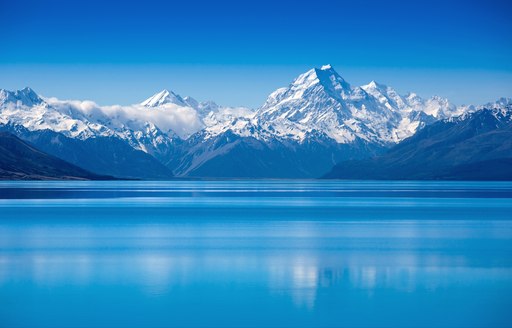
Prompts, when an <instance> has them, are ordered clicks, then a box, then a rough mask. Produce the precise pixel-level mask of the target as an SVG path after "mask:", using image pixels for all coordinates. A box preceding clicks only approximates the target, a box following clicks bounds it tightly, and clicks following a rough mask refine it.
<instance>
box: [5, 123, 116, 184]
mask: <svg viewBox="0 0 512 328" xmlns="http://www.w3.org/2000/svg"><path fill="white" fill-rule="evenodd" d="M106 178H108V177H106V176H100V175H97V174H94V173H91V172H89V171H86V170H84V169H82V168H80V167H78V166H76V165H73V164H70V163H68V162H66V161H63V160H61V159H59V158H57V157H54V156H51V155H48V154H46V153H44V152H42V151H40V150H38V149H36V148H35V147H34V146H32V145H30V144H28V143H26V142H24V141H23V140H21V139H19V138H18V137H16V136H15V135H13V134H11V133H7V132H0V179H2V180H20V179H22V180H25V179H27V180H29V179H30V180H34V179H35V180H53V179H66V180H75V179H79V180H97V179H106Z"/></svg>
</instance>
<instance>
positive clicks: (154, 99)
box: [141, 89, 187, 107]
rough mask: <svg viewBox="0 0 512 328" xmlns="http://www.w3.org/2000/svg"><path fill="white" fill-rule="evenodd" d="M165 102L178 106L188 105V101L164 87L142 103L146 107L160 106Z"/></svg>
mask: <svg viewBox="0 0 512 328" xmlns="http://www.w3.org/2000/svg"><path fill="white" fill-rule="evenodd" d="M165 104H175V105H178V106H187V103H186V101H185V100H184V99H183V98H182V97H181V96H180V95H178V94H176V93H174V92H172V91H169V90H167V89H164V90H162V91H160V92H159V93H156V94H154V95H153V96H151V97H149V98H148V99H146V100H145V101H143V102H142V103H141V105H142V106H145V107H158V106H162V105H165Z"/></svg>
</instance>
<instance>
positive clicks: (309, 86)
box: [0, 65, 511, 170]
mask: <svg viewBox="0 0 512 328" xmlns="http://www.w3.org/2000/svg"><path fill="white" fill-rule="evenodd" d="M510 103H511V100H510V99H508V100H507V99H502V100H500V101H498V102H497V103H496V104H495V105H493V106H496V107H500V106H501V107H503V106H508V105H510ZM488 107H489V106H488ZM501 107H500V108H501ZM477 109H478V107H474V106H460V107H456V106H454V105H453V104H451V103H450V102H449V101H448V100H446V99H444V98H441V97H438V96H434V97H431V98H429V99H423V98H421V97H420V96H418V95H417V94H414V93H409V94H406V95H401V94H399V93H398V92H397V91H396V90H395V89H393V88H391V87H389V86H386V85H383V84H380V83H377V82H375V81H372V82H370V83H369V84H367V85H363V86H361V87H359V86H353V85H351V84H350V83H349V82H347V81H346V80H345V79H343V78H342V77H341V76H340V75H339V74H338V73H337V72H336V71H335V70H334V68H333V67H332V66H331V65H324V66H322V67H321V68H314V69H311V70H309V71H307V72H305V73H303V74H301V75H299V76H298V77H297V78H296V79H295V80H293V81H292V82H291V83H290V84H289V85H288V86H286V87H283V88H279V89H277V90H276V91H274V92H273V93H271V94H270V95H269V96H268V98H267V99H266V101H265V103H264V104H263V105H262V106H261V107H260V108H259V109H257V110H256V111H254V110H251V109H248V108H245V107H222V106H219V105H217V104H216V103H215V102H213V101H205V102H199V101H197V100H196V99H194V98H192V97H189V96H186V97H182V96H180V95H179V94H177V93H175V92H172V91H169V90H162V91H161V92H158V93H156V94H155V95H153V96H151V97H149V98H148V99H146V100H145V101H143V102H142V103H140V104H134V105H131V106H119V105H114V106H99V105H97V104H95V103H94V102H91V101H74V100H59V99H56V98H44V97H41V96H39V95H37V94H36V93H35V92H34V91H33V90H31V89H30V88H25V89H23V90H18V91H6V90H0V124H12V125H21V126H23V127H25V128H27V129H29V130H44V129H49V130H52V131H55V132H59V133H62V134H64V135H65V136H67V137H71V138H78V139H87V138H94V137H97V136H107V137H116V138H119V139H121V140H124V141H126V142H127V143H128V144H129V145H130V146H132V147H133V148H135V149H139V150H143V151H145V152H147V153H149V154H151V155H153V156H155V157H157V158H158V159H160V160H161V161H162V162H165V163H167V162H168V160H169V156H170V154H171V153H172V151H170V150H172V149H174V148H176V147H177V145H179V144H182V143H184V142H185V140H188V141H187V142H186V143H187V145H188V146H189V147H191V149H192V150H194V151H195V150H198V151H199V152H204V154H205V155H204V156H203V157H205V156H206V150H204V149H203V150H201V149H200V148H201V147H200V145H201V143H202V142H206V141H208V144H209V145H210V146H211V147H214V146H213V145H216V143H215V140H216V138H222V136H229V137H227V138H224V139H222V140H223V141H222V142H223V143H224V144H225V143H228V142H229V140H233V138H232V136H238V137H241V138H252V139H256V140H258V142H262V143H266V144H267V145H270V144H281V145H282V147H288V146H286V145H293V146H292V147H300V145H306V144H309V145H310V144H312V143H324V145H329V146H326V148H324V150H326V149H331V148H332V145H333V144H334V145H349V146H350V145H358V146H357V147H359V148H358V149H360V150H361V151H362V149H364V147H365V146H364V145H373V146H376V147H377V148H378V147H388V146H390V145H392V144H395V143H398V142H399V141H401V140H403V139H405V138H408V137H410V136H412V135H413V134H415V133H416V131H418V129H420V128H422V127H424V126H425V125H428V124H431V123H433V122H435V121H438V120H442V119H447V118H453V117H457V116H459V115H461V114H463V113H465V112H471V111H475V110H477ZM191 140H192V141H191ZM189 141H190V142H189ZM297 145H299V146H297ZM247 147H249V144H247ZM308 147H309V146H308ZM329 147H331V148H329ZM212 149H213V148H212ZM225 149H229V147H225V148H223V151H224V150H225ZM310 149H311V151H312V152H313V149H314V147H310ZM332 149H334V148H332ZM344 149H345V148H344ZM347 149H348V148H347ZM185 151H186V152H190V151H189V150H185ZM172 154H174V153H172ZM325 154H326V158H327V157H329V156H327V155H328V152H327V150H326V153H325ZM189 155H190V157H191V158H193V156H192V154H189ZM173 156H174V155H173ZM208 156H210V157H211V158H213V157H214V154H213V153H211V154H209V155H208ZM210 157H209V158H210ZM335 157H336V156H333V157H332V158H335ZM205 158H206V157H205ZM180 165H182V166H183V167H184V166H186V165H187V164H186V163H181V164H180ZM185 170H186V168H185Z"/></svg>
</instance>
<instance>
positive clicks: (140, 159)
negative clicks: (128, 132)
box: [0, 125, 172, 179]
mask: <svg viewBox="0 0 512 328" xmlns="http://www.w3.org/2000/svg"><path fill="white" fill-rule="evenodd" d="M2 130H3V131H8V132H11V133H13V134H15V135H16V136H18V137H19V138H21V139H23V140H25V141H28V142H30V143H31V144H33V145H34V146H36V147H37V148H38V149H40V150H42V151H44V152H46V153H48V154H51V155H53V156H56V157H58V158H61V159H63V160H65V161H68V162H70V163H72V164H75V165H78V166H80V167H83V168H84V169H86V170H89V171H91V172H94V173H96V174H101V175H110V176H114V177H118V178H140V179H169V178H171V177H172V172H171V171H170V170H169V169H168V168H166V167H165V166H164V165H163V164H161V163H160V162H159V161H158V160H157V159H155V158H154V157H152V156H151V155H149V154H146V153H144V152H142V151H140V150H136V149H133V148H132V147H130V146H129V145H128V144H127V143H126V142H125V141H123V140H120V139H117V138H113V137H96V138H89V139H85V140H82V139H74V138H68V137H66V136H64V135H63V134H60V133H57V132H54V131H51V130H40V131H29V130H28V129H26V128H24V127H23V126H19V125H15V126H14V125H3V126H0V131H2Z"/></svg>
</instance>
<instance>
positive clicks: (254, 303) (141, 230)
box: [0, 180, 512, 327]
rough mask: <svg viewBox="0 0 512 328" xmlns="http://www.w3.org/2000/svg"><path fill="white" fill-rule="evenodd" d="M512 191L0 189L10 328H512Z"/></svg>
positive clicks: (402, 185)
mask: <svg viewBox="0 0 512 328" xmlns="http://www.w3.org/2000/svg"><path fill="white" fill-rule="evenodd" d="M511 309H512V183H509V182H393V181H384V182H375V181H313V180H311V181H289V180H253V181H248V180H239V181H166V182H147V181H140V182H139V181H137V182H133V181H102V182H5V181H4V182H0V327H143V326H144V327H170V326H175V327H341V326H349V327H369V326H370V327H432V326H437V327H510V326H511V325H512V314H511V313H512V312H511Z"/></svg>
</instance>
